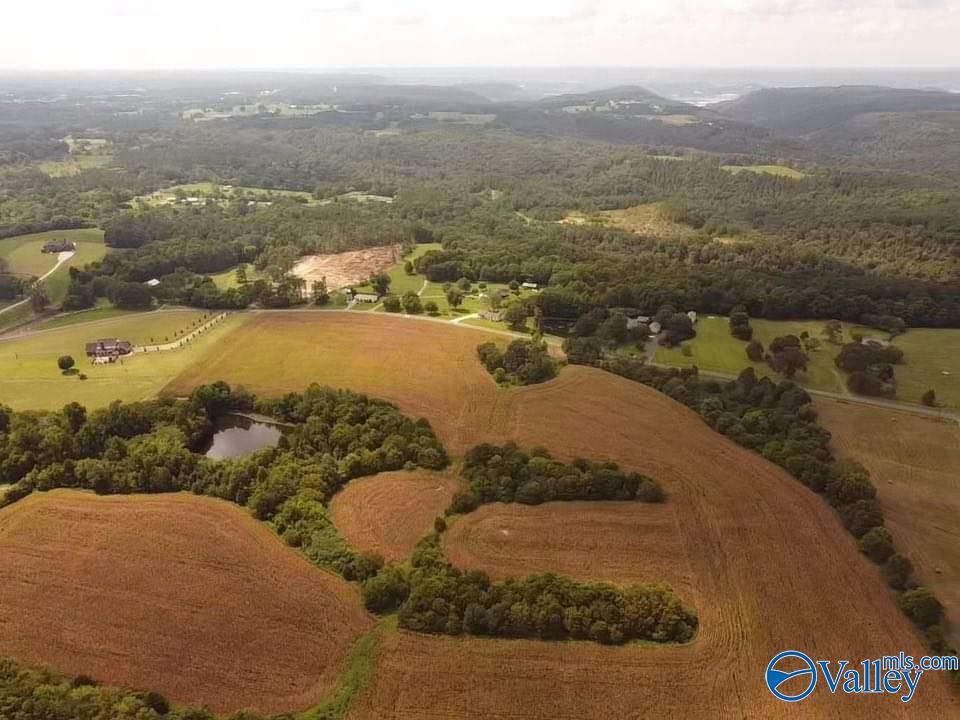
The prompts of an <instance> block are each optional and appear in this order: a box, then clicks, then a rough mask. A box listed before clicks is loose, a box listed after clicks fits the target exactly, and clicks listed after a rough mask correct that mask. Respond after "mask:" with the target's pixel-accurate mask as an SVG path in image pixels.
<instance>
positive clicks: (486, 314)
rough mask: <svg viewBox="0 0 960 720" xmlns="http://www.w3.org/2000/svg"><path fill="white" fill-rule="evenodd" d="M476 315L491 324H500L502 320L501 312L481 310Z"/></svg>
mask: <svg viewBox="0 0 960 720" xmlns="http://www.w3.org/2000/svg"><path fill="white" fill-rule="evenodd" d="M477 314H478V315H479V316H480V317H481V318H483V319H484V320H490V321H492V322H500V321H501V320H503V312H502V311H501V310H481V311H480V312H479V313H477Z"/></svg>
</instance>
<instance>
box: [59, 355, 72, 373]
mask: <svg viewBox="0 0 960 720" xmlns="http://www.w3.org/2000/svg"><path fill="white" fill-rule="evenodd" d="M74 364H75V363H74V361H73V357H72V356H71V355H61V356H60V357H58V358H57V367H58V368H60V369H61V370H63V371H64V372H67V371H69V370H70V368H72V367H73V366H74Z"/></svg>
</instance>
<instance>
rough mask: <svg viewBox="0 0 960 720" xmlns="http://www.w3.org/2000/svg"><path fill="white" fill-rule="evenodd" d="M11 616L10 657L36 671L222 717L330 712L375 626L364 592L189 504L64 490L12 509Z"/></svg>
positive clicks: (2, 633) (268, 538)
mask: <svg viewBox="0 0 960 720" xmlns="http://www.w3.org/2000/svg"><path fill="white" fill-rule="evenodd" d="M41 559H42V562H41V561H40V560H41ZM0 607H2V608H3V616H4V617H3V619H4V621H3V622H2V623H0V647H2V648H3V651H4V652H5V653H9V654H12V655H13V656H15V657H16V658H18V659H19V660H21V661H23V662H26V663H35V664H44V665H51V666H53V667H54V668H55V669H56V670H58V671H60V672H62V673H65V674H67V675H76V674H81V673H82V674H85V675H90V676H92V677H94V678H96V679H97V680H99V681H101V682H104V683H108V684H111V685H120V686H124V687H132V688H142V689H151V690H158V691H160V692H162V693H164V694H165V695H167V696H168V697H169V698H170V699H171V700H174V701H176V702H178V703H185V704H193V705H208V706H210V707H211V708H212V709H214V710H216V711H221V712H225V711H231V710H236V709H238V708H244V707H254V708H257V709H259V710H261V711H263V712H279V711H281V710H291V709H298V708H306V707H309V706H311V705H313V704H316V703H317V702H318V701H320V700H321V699H323V697H324V696H325V695H326V694H327V693H329V692H330V690H331V689H332V688H333V687H334V685H335V683H336V680H337V676H338V674H339V671H340V667H341V664H342V663H343V661H344V658H345V657H346V654H347V651H348V649H349V648H350V646H351V645H352V644H353V642H354V641H355V640H356V639H357V638H358V637H360V636H361V635H362V634H363V633H364V632H366V631H367V630H369V629H370V628H371V627H372V626H373V619H372V618H371V617H370V616H369V615H368V614H367V613H366V612H364V611H363V610H362V608H361V606H360V599H359V594H358V592H357V590H356V588H355V587H353V586H351V585H350V584H349V583H347V582H346V581H344V580H342V579H340V578H338V577H336V576H334V575H332V574H330V573H326V572H323V571H321V570H318V569H317V568H315V567H313V566H311V565H310V564H309V563H308V562H307V561H306V560H305V559H304V558H302V557H300V556H299V555H298V554H297V553H295V552H294V551H293V550H291V549H289V548H287V547H285V546H284V545H283V544H282V543H280V542H279V541H278V540H277V538H276V536H275V535H274V534H273V533H271V532H270V530H269V529H268V528H267V526H266V525H263V524H261V523H258V522H257V521H256V520H254V519H253V518H252V517H250V515H249V514H247V513H246V512H245V511H244V510H243V509H241V508H239V507H237V506H235V505H232V504H230V503H227V502H224V501H220V500H214V499H211V498H205V497H200V496H196V495H190V494H186V493H178V494H167V495H137V496H110V497H101V496H97V495H93V494H88V493H83V492H78V491H70V490H54V491H52V492H49V493H35V494H33V495H31V496H30V497H28V498H26V499H24V500H21V501H19V502H17V503H15V504H13V505H11V506H9V507H7V508H5V509H3V510H2V511H0Z"/></svg>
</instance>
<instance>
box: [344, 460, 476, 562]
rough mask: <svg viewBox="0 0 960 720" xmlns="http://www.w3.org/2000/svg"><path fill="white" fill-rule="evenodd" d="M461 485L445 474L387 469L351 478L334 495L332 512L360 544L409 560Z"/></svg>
mask: <svg viewBox="0 0 960 720" xmlns="http://www.w3.org/2000/svg"><path fill="white" fill-rule="evenodd" d="M459 486H460V484H459V482H458V481H457V480H456V479H454V478H452V477H449V476H447V475H441V474H439V473H429V472H424V471H419V472H390V473H381V474H379V475H374V476H373V477H368V478H363V479H361V480H353V481H351V482H350V483H349V484H348V485H347V486H346V487H345V488H344V489H343V490H342V491H340V492H339V493H337V495H336V497H334V499H333V502H332V503H331V504H330V512H331V514H332V516H333V522H334V524H335V525H336V526H337V529H338V530H339V531H340V533H341V534H342V535H343V537H344V538H346V540H347V542H349V543H350V544H351V545H353V546H354V547H355V548H357V549H359V550H364V551H367V552H375V553H379V554H380V555H382V556H383V557H384V558H385V559H386V560H403V559H404V558H407V557H409V556H410V553H412V552H413V549H414V547H416V544H417V541H419V540H420V538H422V537H423V536H424V535H426V534H427V533H428V532H430V531H431V530H432V528H433V520H434V518H436V517H437V516H438V515H442V514H443V511H444V510H446V509H447V508H448V507H449V506H450V501H451V500H452V499H453V495H454V493H455V492H456V491H457V488H458V487H459Z"/></svg>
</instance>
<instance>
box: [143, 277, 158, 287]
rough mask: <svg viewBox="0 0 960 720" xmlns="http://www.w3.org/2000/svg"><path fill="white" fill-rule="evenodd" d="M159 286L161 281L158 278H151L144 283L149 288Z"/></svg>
mask: <svg viewBox="0 0 960 720" xmlns="http://www.w3.org/2000/svg"><path fill="white" fill-rule="evenodd" d="M159 284H160V281H159V280H158V279H157V278H150V279H149V280H147V281H146V282H145V283H144V285H146V286H147V287H156V286H157V285H159Z"/></svg>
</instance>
